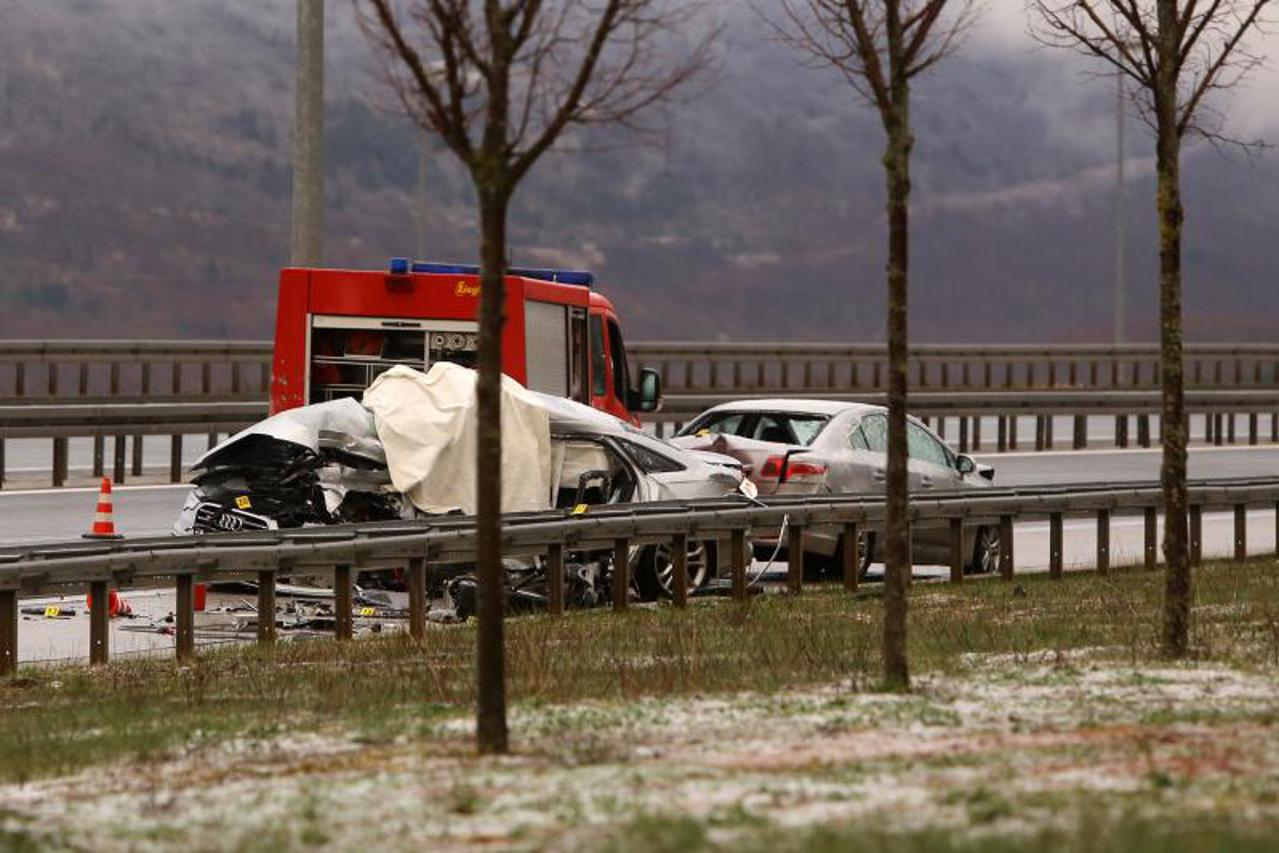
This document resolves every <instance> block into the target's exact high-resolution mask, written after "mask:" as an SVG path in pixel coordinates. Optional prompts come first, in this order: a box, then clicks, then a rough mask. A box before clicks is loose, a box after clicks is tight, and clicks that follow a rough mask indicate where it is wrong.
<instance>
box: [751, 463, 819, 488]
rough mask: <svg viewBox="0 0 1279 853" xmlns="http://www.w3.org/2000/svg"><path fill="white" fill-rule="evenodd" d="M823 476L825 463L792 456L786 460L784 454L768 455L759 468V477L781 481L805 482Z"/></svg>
mask: <svg viewBox="0 0 1279 853" xmlns="http://www.w3.org/2000/svg"><path fill="white" fill-rule="evenodd" d="M825 478H826V466H825V465H822V464H820V463H818V462H804V461H803V460H800V459H793V458H792V459H790V460H788V459H787V458H786V457H785V456H770V457H768V459H767V460H765V462H764V464H763V466H762V467H761V468H760V469H759V479H761V480H777V481H779V482H782V483H795V482H800V483H806V482H813V481H817V480H823V479H825Z"/></svg>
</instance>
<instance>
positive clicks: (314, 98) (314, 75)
mask: <svg viewBox="0 0 1279 853" xmlns="http://www.w3.org/2000/svg"><path fill="white" fill-rule="evenodd" d="M297 8H298V31H297V90H296V101H295V104H294V114H293V239H292V248H291V252H290V263H291V264H292V265H293V266H320V265H321V264H323V263H324V0H297Z"/></svg>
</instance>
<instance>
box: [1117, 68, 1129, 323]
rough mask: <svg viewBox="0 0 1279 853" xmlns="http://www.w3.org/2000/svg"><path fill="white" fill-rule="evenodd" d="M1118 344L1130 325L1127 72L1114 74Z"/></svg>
mask: <svg viewBox="0 0 1279 853" xmlns="http://www.w3.org/2000/svg"><path fill="white" fill-rule="evenodd" d="M1115 80H1116V81H1117V84H1116V90H1115V91H1116V107H1115V144H1116V149H1117V150H1116V154H1115V343H1117V344H1122V343H1123V342H1124V341H1125V340H1126V337H1127V325H1128V304H1127V299H1128V293H1127V291H1128V189H1127V186H1126V184H1125V182H1124V75H1123V72H1119V73H1117V74H1116V75H1115Z"/></svg>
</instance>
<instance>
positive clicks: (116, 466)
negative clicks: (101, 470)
mask: <svg viewBox="0 0 1279 853" xmlns="http://www.w3.org/2000/svg"><path fill="white" fill-rule="evenodd" d="M124 441H125V438H124V436H122V435H116V436H112V438H111V476H112V478H113V479H114V480H115V484H116V485H117V486H118V485H120V484H122V483H123V482H124V473H125V472H124Z"/></svg>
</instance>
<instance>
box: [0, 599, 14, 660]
mask: <svg viewBox="0 0 1279 853" xmlns="http://www.w3.org/2000/svg"><path fill="white" fill-rule="evenodd" d="M17 670H18V591H17V590H16V589H0V678H3V677H5V676H7V675H13V674H14V673H15V672H16V671H17Z"/></svg>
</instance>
